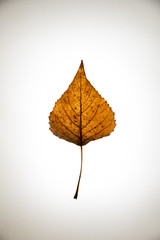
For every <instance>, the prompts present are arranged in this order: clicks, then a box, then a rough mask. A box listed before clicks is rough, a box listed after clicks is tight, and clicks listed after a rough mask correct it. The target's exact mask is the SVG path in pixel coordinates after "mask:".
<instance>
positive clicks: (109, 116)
mask: <svg viewBox="0 0 160 240" xmlns="http://www.w3.org/2000/svg"><path fill="white" fill-rule="evenodd" d="M49 120H50V122H49V123H50V130H51V131H52V132H53V134H54V135H56V136H58V137H59V138H63V139H65V140H66V141H69V142H72V143H75V144H77V145H79V146H81V171H82V146H84V145H86V144H87V143H89V142H90V141H93V140H96V139H99V138H102V137H105V136H108V135H110V133H111V132H112V131H113V130H114V128H115V126H116V123H115V119H114V112H113V111H112V109H111V108H110V106H109V105H108V103H107V102H106V101H105V100H104V98H102V97H101V96H100V94H99V93H98V92H97V91H96V90H95V88H94V87H93V86H92V85H91V83H90V82H89V81H88V80H87V78H86V74H85V71H84V66H83V61H81V64H80V67H79V69H78V71H77V74H76V75H75V77H74V79H73V81H72V83H71V84H70V86H69V88H68V89H67V91H66V92H64V94H63V95H62V97H61V98H60V99H59V100H58V101H57V102H56V103H55V106H54V108H53V111H52V112H51V113H50V116H49ZM81 171H80V176H79V181H78V186H77V191H76V194H75V198H77V196H78V188H79V182H80V177H81Z"/></svg>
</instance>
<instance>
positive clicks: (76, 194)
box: [74, 146, 83, 199]
mask: <svg viewBox="0 0 160 240" xmlns="http://www.w3.org/2000/svg"><path fill="white" fill-rule="evenodd" d="M82 164H83V148H82V146H81V168H80V174H79V179H78V184H77V189H76V192H75V195H74V199H77V197H78V191H79V184H80V180H81V174H82Z"/></svg>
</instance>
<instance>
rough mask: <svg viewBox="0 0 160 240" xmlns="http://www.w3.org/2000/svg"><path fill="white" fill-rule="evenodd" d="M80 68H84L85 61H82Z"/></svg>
mask: <svg viewBox="0 0 160 240" xmlns="http://www.w3.org/2000/svg"><path fill="white" fill-rule="evenodd" d="M80 68H84V64H83V60H81V64H80Z"/></svg>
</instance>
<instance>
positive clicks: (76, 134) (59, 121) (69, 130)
mask: <svg viewBox="0 0 160 240" xmlns="http://www.w3.org/2000/svg"><path fill="white" fill-rule="evenodd" d="M55 116H56V118H57V119H58V121H59V122H60V123H61V124H62V126H64V127H65V128H66V129H67V130H68V131H69V132H70V133H72V134H73V135H74V136H75V137H77V138H78V139H79V138H80V137H79V136H78V135H77V134H75V133H74V132H72V131H71V130H70V129H69V128H68V127H67V126H65V125H64V124H63V123H62V122H61V121H60V119H59V117H58V116H57V115H56V114H55Z"/></svg>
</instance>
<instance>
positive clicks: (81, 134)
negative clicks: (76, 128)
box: [80, 74, 82, 146]
mask: <svg viewBox="0 0 160 240" xmlns="http://www.w3.org/2000/svg"><path fill="white" fill-rule="evenodd" d="M80 146H82V80H81V74H80Z"/></svg>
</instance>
